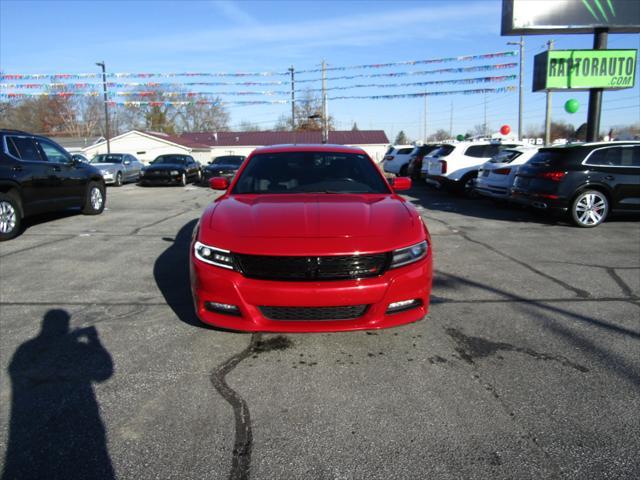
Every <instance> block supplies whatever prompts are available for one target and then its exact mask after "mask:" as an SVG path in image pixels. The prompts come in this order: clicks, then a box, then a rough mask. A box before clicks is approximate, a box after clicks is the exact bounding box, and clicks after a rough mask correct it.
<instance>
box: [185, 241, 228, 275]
mask: <svg viewBox="0 0 640 480" xmlns="http://www.w3.org/2000/svg"><path fill="white" fill-rule="evenodd" d="M193 253H194V254H195V256H196V258H197V259H198V260H200V261H203V262H205V263H210V264H211V265H215V266H217V267H222V268H228V269H229V270H233V255H231V252H230V251H229V250H223V249H221V248H216V247H211V246H209V245H205V244H204V243H200V242H196V243H195V244H194V246H193Z"/></svg>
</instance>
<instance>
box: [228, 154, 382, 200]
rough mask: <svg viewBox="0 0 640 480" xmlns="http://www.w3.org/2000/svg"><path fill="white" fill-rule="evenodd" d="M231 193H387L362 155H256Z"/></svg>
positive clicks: (376, 170)
mask: <svg viewBox="0 0 640 480" xmlns="http://www.w3.org/2000/svg"><path fill="white" fill-rule="evenodd" d="M232 193H389V188H388V187H387V185H386V183H385V181H384V179H383V178H382V175H381V174H380V172H379V171H378V169H377V168H376V167H375V165H373V163H372V162H371V160H369V159H368V158H367V157H366V156H365V155H358V154H353V153H332V152H280V153H265V154H258V155H255V156H253V157H252V158H251V160H250V162H249V165H247V167H246V168H245V169H244V170H243V171H242V175H241V176H240V178H239V179H238V182H237V183H236V186H235V187H234V189H233V192H232Z"/></svg>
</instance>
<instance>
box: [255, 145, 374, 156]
mask: <svg viewBox="0 0 640 480" xmlns="http://www.w3.org/2000/svg"><path fill="white" fill-rule="evenodd" d="M284 152H332V153H355V154H360V155H362V154H365V155H366V152H365V151H364V150H363V149H361V148H358V147H347V146H345V145H332V144H327V143H318V144H313V143H309V144H299V145H298V144H285V145H269V146H267V147H259V148H256V149H255V150H254V151H253V154H256V153H284Z"/></svg>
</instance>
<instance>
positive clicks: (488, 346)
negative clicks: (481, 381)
mask: <svg viewBox="0 0 640 480" xmlns="http://www.w3.org/2000/svg"><path fill="white" fill-rule="evenodd" d="M445 332H446V333H447V335H449V336H450V337H451V338H453V340H454V341H455V342H456V344H457V347H456V348H455V350H456V352H458V353H459V354H460V357H461V358H462V359H463V360H464V361H465V362H467V363H468V364H470V365H473V364H474V363H475V362H474V359H477V358H485V357H489V356H491V355H494V354H496V353H498V352H499V351H503V352H517V353H524V354H525V355H529V356H530V357H533V358H535V359H537V360H552V361H555V362H558V363H560V364H561V365H563V366H565V367H571V368H573V369H575V370H578V371H579V372H582V373H586V372H588V371H589V369H588V368H587V367H584V366H582V365H580V364H578V363H575V362H573V361H571V360H569V359H568V358H567V357H564V356H562V355H550V354H548V353H539V352H536V351H535V350H533V349H531V348H523V347H516V346H514V345H511V344H510V343H504V342H493V341H491V340H487V339H486V338H482V337H473V336H470V335H465V334H464V333H463V332H462V331H460V330H458V329H456V328H451V327H449V328H445Z"/></svg>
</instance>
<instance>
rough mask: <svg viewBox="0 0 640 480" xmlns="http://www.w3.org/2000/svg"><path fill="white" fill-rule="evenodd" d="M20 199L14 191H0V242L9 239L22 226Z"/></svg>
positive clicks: (18, 231)
mask: <svg viewBox="0 0 640 480" xmlns="http://www.w3.org/2000/svg"><path fill="white" fill-rule="evenodd" d="M21 212H22V210H21V208H20V200H19V198H18V197H17V195H15V194H14V193H0V242H3V241H5V240H11V239H12V238H13V237H15V236H16V235H18V233H20V229H21V228H22V213H21Z"/></svg>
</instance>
